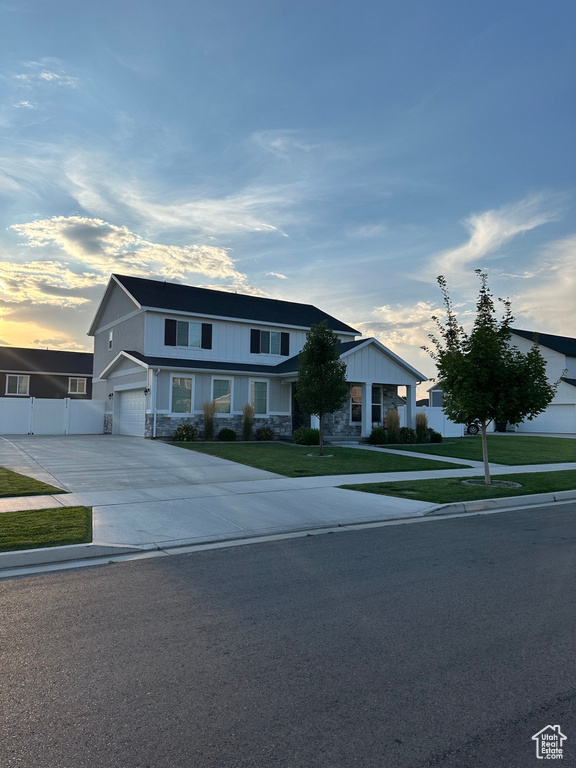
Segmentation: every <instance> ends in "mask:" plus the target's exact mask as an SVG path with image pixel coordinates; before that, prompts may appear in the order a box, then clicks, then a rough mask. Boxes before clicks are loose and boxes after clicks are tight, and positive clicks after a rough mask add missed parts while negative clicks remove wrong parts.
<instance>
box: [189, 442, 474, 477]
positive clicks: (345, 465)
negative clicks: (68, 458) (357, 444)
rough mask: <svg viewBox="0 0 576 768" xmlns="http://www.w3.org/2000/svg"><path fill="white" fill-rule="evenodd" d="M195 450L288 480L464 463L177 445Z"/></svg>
mask: <svg viewBox="0 0 576 768" xmlns="http://www.w3.org/2000/svg"><path fill="white" fill-rule="evenodd" d="M175 445H178V446H179V447H181V448H187V449H188V450H191V451H201V452H202V453H209V454H210V455H211V456H219V457H220V458H221V459H228V460H229V461H236V462H238V463H239V464H248V466H250V467H256V468H257V469H265V470H267V471H268V472H275V473H276V474H279V475H286V477H308V476H318V475H349V474H360V473H362V472H410V471H419V470H427V469H454V468H459V467H460V466H464V465H460V464H448V463H447V462H445V461H432V460H429V459H421V458H418V457H416V456H398V455H395V454H391V453H379V452H377V451H362V450H358V449H357V448H332V447H330V446H328V447H326V448H325V449H324V452H325V453H326V454H332V455H333V457H332V458H328V457H325V458H311V457H310V456H308V454H310V453H313V454H317V453H318V448H317V447H306V446H300V445H298V446H296V445H286V444H284V443H242V444H238V445H235V444H234V443H175Z"/></svg>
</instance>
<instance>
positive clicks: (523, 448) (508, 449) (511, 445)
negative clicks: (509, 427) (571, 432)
mask: <svg viewBox="0 0 576 768" xmlns="http://www.w3.org/2000/svg"><path fill="white" fill-rule="evenodd" d="M384 447H386V446H384ZM394 448H395V449H396V448H397V449H399V450H402V451H416V452H418V453H428V454H430V455H431V456H439V457H442V456H453V457H454V458H456V459H474V460H476V461H482V439H481V437H480V435H475V436H468V437H449V438H447V439H446V440H444V442H442V443H434V444H433V445H395V446H394ZM488 458H489V460H490V462H491V463H493V464H508V465H514V464H555V463H558V462H569V461H574V462H576V440H571V439H570V438H565V437H533V436H531V435H488Z"/></svg>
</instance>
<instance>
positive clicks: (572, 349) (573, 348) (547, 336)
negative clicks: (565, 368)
mask: <svg viewBox="0 0 576 768" xmlns="http://www.w3.org/2000/svg"><path fill="white" fill-rule="evenodd" d="M510 330H511V331H512V333H515V334H516V335H517V336H522V337H523V338H525V339H528V341H534V339H535V338H536V339H537V341H538V343H539V344H541V345H542V346H543V347H548V349H553V350H554V351H555V352H559V353H560V354H561V355H566V356H567V357H576V339H572V338H570V337H569V336H554V335H553V334H551V333H538V331H521V330H519V329H518V328H510Z"/></svg>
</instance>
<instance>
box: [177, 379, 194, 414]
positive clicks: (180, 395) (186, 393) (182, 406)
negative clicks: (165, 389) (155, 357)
mask: <svg viewBox="0 0 576 768" xmlns="http://www.w3.org/2000/svg"><path fill="white" fill-rule="evenodd" d="M172 413H192V379H191V378H187V377H184V376H173V377H172Z"/></svg>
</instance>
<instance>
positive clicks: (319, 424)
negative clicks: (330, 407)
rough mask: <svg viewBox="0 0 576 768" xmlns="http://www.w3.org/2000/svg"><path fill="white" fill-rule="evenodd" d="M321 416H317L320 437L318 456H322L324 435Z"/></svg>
mask: <svg viewBox="0 0 576 768" xmlns="http://www.w3.org/2000/svg"><path fill="white" fill-rule="evenodd" d="M322 415H323V414H318V433H319V435H320V440H319V442H320V456H324V433H323V432H322Z"/></svg>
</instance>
